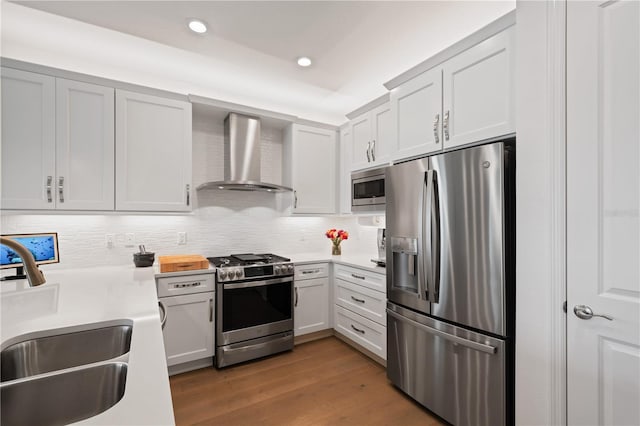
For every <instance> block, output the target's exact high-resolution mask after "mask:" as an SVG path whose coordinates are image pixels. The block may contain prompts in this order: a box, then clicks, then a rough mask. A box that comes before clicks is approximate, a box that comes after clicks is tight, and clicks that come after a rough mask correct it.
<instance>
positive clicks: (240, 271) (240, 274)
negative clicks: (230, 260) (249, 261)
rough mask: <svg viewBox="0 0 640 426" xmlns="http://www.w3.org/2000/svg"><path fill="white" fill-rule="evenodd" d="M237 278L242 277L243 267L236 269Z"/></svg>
mask: <svg viewBox="0 0 640 426" xmlns="http://www.w3.org/2000/svg"><path fill="white" fill-rule="evenodd" d="M236 278H242V269H236Z"/></svg>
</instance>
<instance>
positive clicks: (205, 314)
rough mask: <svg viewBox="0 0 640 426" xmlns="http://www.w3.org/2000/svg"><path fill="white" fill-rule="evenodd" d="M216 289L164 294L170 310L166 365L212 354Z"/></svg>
mask: <svg viewBox="0 0 640 426" xmlns="http://www.w3.org/2000/svg"><path fill="white" fill-rule="evenodd" d="M214 295H215V293H214V292H208V293H195V294H185V295H182V296H171V297H161V298H160V299H159V300H160V302H161V303H163V304H164V307H165V309H166V310H167V321H166V323H165V326H164V329H163V331H162V332H163V337H164V348H165V352H166V355H167V365H168V366H172V365H177V364H182V363H185V362H189V361H195V360H198V359H203V358H207V357H211V356H213V353H214V350H215V347H214V342H213V334H214V330H215V323H214V318H215V316H214V312H213V305H214V303H213V302H214V300H215V297H214Z"/></svg>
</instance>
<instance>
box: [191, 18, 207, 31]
mask: <svg viewBox="0 0 640 426" xmlns="http://www.w3.org/2000/svg"><path fill="white" fill-rule="evenodd" d="M189 29H191V31H193V32H194V33H198V34H202V33H206V32H207V25H206V24H205V23H204V22H202V21H199V20H197V19H191V20H190V21H189Z"/></svg>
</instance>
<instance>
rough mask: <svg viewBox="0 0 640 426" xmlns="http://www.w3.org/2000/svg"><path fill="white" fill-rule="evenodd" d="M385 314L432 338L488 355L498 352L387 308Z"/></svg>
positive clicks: (489, 346)
mask: <svg viewBox="0 0 640 426" xmlns="http://www.w3.org/2000/svg"><path fill="white" fill-rule="evenodd" d="M387 314H388V315H391V316H392V317H394V318H395V319H397V320H398V321H401V322H406V323H408V324H411V325H412V326H414V327H416V328H418V329H420V330H422V331H424V332H426V333H429V334H433V335H434V336H438V337H441V338H443V339H445V340H448V341H450V342H453V343H456V344H459V345H461V346H466V347H467V348H470V349H473V350H476V351H480V352H484V353H488V354H495V353H496V352H497V351H498V348H496V347H495V346H491V345H485V344H484V343H478V342H474V341H471V340H467V339H463V338H462V337H458V336H454V335H453V334H449V333H445V332H444V331H440V330H437V329H435V328H431V327H428V326H426V325H424V324H420V323H419V322H417V321H414V320H412V319H409V318H407V317H404V316H402V315H400V314H398V313H396V312H393V311H392V310H390V309H388V308H387Z"/></svg>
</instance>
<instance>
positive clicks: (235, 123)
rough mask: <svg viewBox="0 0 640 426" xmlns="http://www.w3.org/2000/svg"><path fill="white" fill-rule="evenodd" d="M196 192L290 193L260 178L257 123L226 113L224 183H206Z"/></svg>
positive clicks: (258, 120) (257, 121)
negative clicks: (224, 190) (211, 190)
mask: <svg viewBox="0 0 640 426" xmlns="http://www.w3.org/2000/svg"><path fill="white" fill-rule="evenodd" d="M197 189H230V190H235V191H266V192H284V191H292V189H291V188H287V187H286V186H280V185H275V184H272V183H266V182H262V180H261V178H260V119H259V118H258V117H252V116H248V115H242V114H237V113H235V112H231V113H229V115H228V116H227V118H225V120H224V180H222V181H217V182H207V183H203V184H202V185H199V186H198V188H197Z"/></svg>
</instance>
